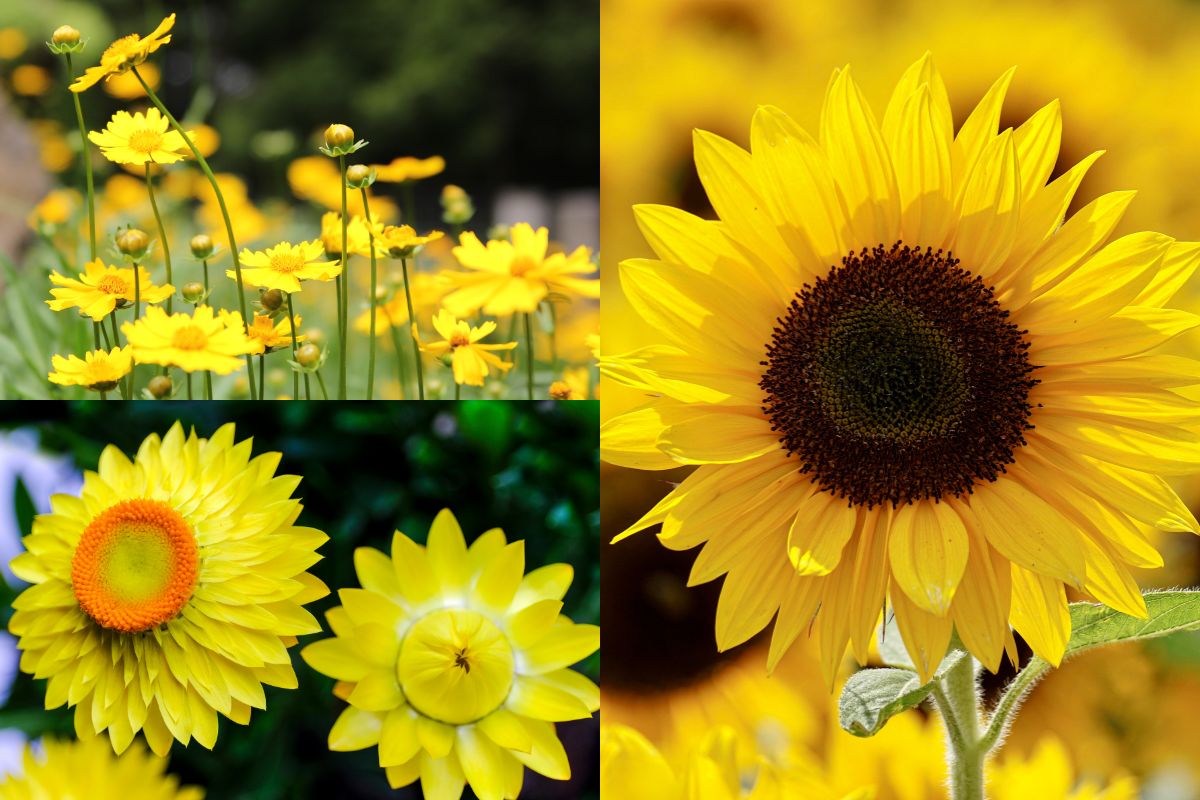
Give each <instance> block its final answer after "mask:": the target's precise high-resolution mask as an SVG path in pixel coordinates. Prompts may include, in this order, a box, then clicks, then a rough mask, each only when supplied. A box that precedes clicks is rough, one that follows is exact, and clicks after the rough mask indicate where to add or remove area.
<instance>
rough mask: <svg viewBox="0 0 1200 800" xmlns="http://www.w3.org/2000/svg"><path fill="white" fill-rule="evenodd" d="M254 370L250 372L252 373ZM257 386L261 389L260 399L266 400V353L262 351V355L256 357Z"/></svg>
mask: <svg viewBox="0 0 1200 800" xmlns="http://www.w3.org/2000/svg"><path fill="white" fill-rule="evenodd" d="M253 371H254V370H251V372H253ZM258 385H259V386H261V387H262V397H263V399H266V395H267V353H266V350H263V354H262V355H261V356H259V357H258Z"/></svg>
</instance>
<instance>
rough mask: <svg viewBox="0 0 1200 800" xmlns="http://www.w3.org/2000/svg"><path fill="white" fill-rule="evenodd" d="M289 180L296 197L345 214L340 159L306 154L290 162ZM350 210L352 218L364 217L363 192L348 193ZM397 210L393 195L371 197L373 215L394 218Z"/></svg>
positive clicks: (384, 218)
mask: <svg viewBox="0 0 1200 800" xmlns="http://www.w3.org/2000/svg"><path fill="white" fill-rule="evenodd" d="M287 179H288V186H290V187H291V189H292V193H293V194H295V195H296V197H298V198H300V199H301V200H308V201H311V202H313V203H316V204H317V205H320V206H324V207H325V208H327V209H329V210H330V211H336V212H338V213H341V210H342V189H341V185H342V176H341V173H339V172H338V166H337V162H336V161H331V160H329V159H328V158H325V157H324V156H302V157H300V158H297V159H296V160H295V161H293V162H292V163H291V164H289V165H288V169H287ZM346 210H347V211H348V213H349V214H350V215H351V216H352V217H353V216H362V213H363V202H362V196H361V194H360V193H359V192H357V191H348V192H347V194H346ZM396 213H397V210H396V204H395V203H394V202H393V201H392V200H391V199H390V198H387V197H374V196H372V197H371V216H373V217H378V218H379V219H381V220H391V219H395V218H396Z"/></svg>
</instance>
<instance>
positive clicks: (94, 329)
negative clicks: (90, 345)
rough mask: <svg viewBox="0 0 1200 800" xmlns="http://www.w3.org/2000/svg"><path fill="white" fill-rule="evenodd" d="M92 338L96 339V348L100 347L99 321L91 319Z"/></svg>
mask: <svg viewBox="0 0 1200 800" xmlns="http://www.w3.org/2000/svg"><path fill="white" fill-rule="evenodd" d="M92 338H93V339H95V340H96V349H97V350H99V349H100V323H99V322H96V321H95V320H92Z"/></svg>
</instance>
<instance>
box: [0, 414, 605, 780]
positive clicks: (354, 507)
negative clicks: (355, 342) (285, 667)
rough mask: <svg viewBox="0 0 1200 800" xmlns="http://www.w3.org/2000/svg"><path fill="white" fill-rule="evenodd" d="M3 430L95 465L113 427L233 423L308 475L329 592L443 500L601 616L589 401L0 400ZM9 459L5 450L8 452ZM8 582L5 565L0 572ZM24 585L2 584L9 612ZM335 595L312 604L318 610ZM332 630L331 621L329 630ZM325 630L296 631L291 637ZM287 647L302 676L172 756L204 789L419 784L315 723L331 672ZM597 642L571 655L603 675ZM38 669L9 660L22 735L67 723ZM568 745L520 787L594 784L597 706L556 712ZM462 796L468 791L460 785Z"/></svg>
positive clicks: (15, 723) (8, 717)
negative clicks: (522, 546)
mask: <svg viewBox="0 0 1200 800" xmlns="http://www.w3.org/2000/svg"><path fill="white" fill-rule="evenodd" d="M4 405H5V412H4V415H3V419H0V430H2V429H11V428H16V427H22V428H29V429H33V430H36V431H37V432H38V434H39V436H40V440H41V441H40V446H41V450H42V451H44V452H47V453H65V454H68V455H69V456H70V457H71V458H73V459H74V461H75V463H76V465H77V466H78V467H80V468H81V469H93V468H94V467H95V465H96V463H97V460H98V458H99V456H100V452H101V450H102V449H103V448H104V446H105V445H107V444H109V443H113V444H116V445H117V446H119V447H120V448H121V449H122V450H124V451H125V452H127V453H133V452H135V451H136V449H137V447H138V445H139V443H140V442H141V441H142V439H144V438H145V437H146V436H147V435H148V434H150V433H154V432H157V433H159V434H160V435H161V434H163V433H165V432H166V431H167V429H168V428H169V427H170V425H171V424H172V423H173V422H174V421H175V420H176V419H178V420H180V421H182V422H183V424H184V426H185V427H189V426H195V428H196V430H197V431H198V432H199V433H200V435H202V436H207V435H210V434H211V433H212V432H213V431H215V430H216V428H217V427H219V426H220V425H222V424H224V423H225V422H235V423H237V439H238V440H239V441H240V440H242V439H245V438H247V437H249V436H253V437H254V452H255V453H256V454H259V453H263V452H267V451H279V452H281V453H283V460H282V462H281V464H280V468H279V474H294V475H300V476H303V478H304V480H303V482H302V483H301V484H300V488H299V489H298V490H297V492H296V496H297V497H300V498H302V499H303V503H304V511H303V513H302V514H301V516H300V520H299V524H302V525H308V526H312V527H316V528H320V529H321V530H324V531H325V532H326V533H327V534H329V537H330V541H329V542H328V543H327V544H325V545H324V546H323V547H322V548H321V552H322V554H323V555H324V559H323V560H322V561H321V562H319V563H318V564H317V565H316V566H315V567H313V568H312V570H311V571H312V572H313V573H314V574H316V575H317V576H318V577H320V578H321V579H322V580H324V581H325V582H326V583H327V584H328V585H329V586H330V588H331V589H333V590H334V591H335V592H336V589H338V588H340V587H351V586H357V585H358V581H357V578H356V576H355V574H354V566H353V561H352V554H353V551H354V549H355V548H356V547H360V546H372V547H376V548H379V549H382V550H385V551H386V550H387V549H388V547H389V546H390V542H391V534H392V531H393V530H394V529H397V528H398V529H400V530H403V531H404V532H405V533H406V534H408V535H409V536H412V537H413V538H414V539H415V540H417V541H424V538H425V536H426V533H427V532H428V528H429V523H430V522H431V521H432V520H433V517H434V515H435V514H436V513H437V512H438V511H439V510H441V509H442V508H444V507H449V508H450V509H451V510H453V511H454V513H455V514H456V515H457V517H458V519H459V522H460V523H461V524H462V527H463V531H464V533H465V534H466V535H467V538H468V540H471V539H473V538H474V537H476V536H478V535H479V534H480V533H482V532H483V531H485V530H487V529H489V528H492V527H500V528H503V529H504V531H505V533H506V534H507V535H508V537H509V539H510V540H512V539H518V538H523V539H525V541H526V552H527V568H528V569H532V568H533V567H536V566H541V565H543V564H547V563H551V562H560V561H561V562H567V563H570V564H572V565H573V566H574V567H575V581H574V583H573V585H572V587H571V590H570V592H569V593H568V594H567V597H566V599H565V603H566V606H565V609H564V613H566V614H568V615H569V616H570V617H571V618H572V619H575V620H576V621H579V622H592V623H595V622H598V621H599V602H600V584H599V564H598V561H597V551H598V546H599V541H598V537H599V480H598V452H597V434H596V430H597V425H598V415H599V409H598V403H595V402H577V403H551V402H545V403H489V402H485V401H481V402H463V403H430V402H426V403H336V404H333V403H330V404H325V403H317V404H309V403H286V404H271V405H267V404H262V403H254V404H251V403H234V402H224V403H171V404H163V403H151V402H140V403H122V404H116V403H112V404H104V403H100V402H91V403H5V404H4ZM3 466H4V465H0V467H3ZM15 507H16V510H17V516H18V519H19V524H20V528H21V530H23V531H25V532H28V530H29V523H30V519H31V517H32V513H33V510H32V506H31V504H30V501H29V497H28V496H27V495H25V494H24V488H23V486H19V487H18V489H17V497H16V504H15ZM0 583H3V581H0ZM19 591H20V588H18V587H12V586H8V585H6V584H5V585H4V589H3V592H4V594H5V595H6V596H4V597H2V598H0V600H2V602H0V614H3V617H4V622H5V625H7V618H8V616H9V615H10V614H11V609H10V603H11V601H12V598H13V597H14V596H15V595H16V594H17V593H18V592H19ZM336 604H337V601H336V598H335V597H334V596H333V595H331V596H330V597H328V598H325V599H324V600H321V601H319V602H317V603H315V604H313V605H310V606H308V608H310V609H311V610H313V612H314V613H315V614H317V616H318V617H319V618H320V619H321V620H322V623H324V611H325V610H326V609H328V608H329V607H331V606H333V605H336ZM326 635H327V634H326ZM317 638H320V636H308V637H302V638H301V645H300V647H302V646H303V645H304V644H306V643H307V642H309V641H314V640H316V639H317ZM300 647H296V648H293V649H292V650H291V653H292V655H293V663H294V665H295V668H296V671H297V675H298V677H299V679H300V688H299V689H296V690H292V691H284V690H278V689H272V688H270V687H268V688H267V709H266V711H256V712H255V713H254V715H253V717H252V718H251V721H250V724H249V726H247V727H242V726H238V725H235V724H233V723H231V722H229V721H228V720H224V719H223V720H222V722H221V731H220V735H219V737H218V739H217V743H216V747H215V748H214V750H213V751H211V752H209V751H207V750H205V749H203V748H202V747H200V746H198V745H196V744H192V745H191V746H189V747H187V748H184V747H182V746H180V745H178V744H176V745H175V747H174V748H173V749H172V752H171V759H170V770H171V772H173V773H175V774H177V775H179V776H180V777H181V778H182V779H183V780H184V781H185V782H186V783H192V784H198V785H203V786H205V787H207V789H208V797H209V798H210V800H283V799H284V798H287V799H288V800H292V798H416V797H420V792H419V791H418V790H417V789H416V788H415V787H410V788H408V789H404V790H401V791H399V792H393V791H392V790H390V789H389V788H388V785H387V781H386V779H385V777H384V772H383V770H382V769H380V768H379V767H378V765H377V761H376V751H375V749H374V748H372V749H370V750H364V751H361V752H357V753H331V752H329V750H328V749H327V747H326V737H327V735H328V732H329V728H330V727H331V726H332V724H333V721H334V719H335V718H336V717H337V715H338V713H340V711H341V709H342V708H343V707H344V706H345V704H344V703H343V702H342V701H340V700H338V699H336V698H335V697H333V695H332V693H331V689H332V686H333V680H332V679H330V678H326V677H325V676H323V675H320V674H318V673H316V672H315V671H313V670H312V669H310V668H309V667H308V665H306V664H305V663H304V662H303V661H301V659H300V658H299V656H298V655H297V653H298V651H299V649H300ZM599 665H600V656H599V653H597V654H595V655H594V656H592V657H591V658H590V659H588V660H587V661H586V662H584V663H583V664H582V665H581V666H580V667H579V669H581V670H582V671H583V672H585V673H586V674H588V675H589V676H590V677H591V678H593V679H598V677H599ZM44 684H45V682H44V681H34V680H33V679H32V678H31V677H30V676H28V675H24V674H22V675H20V676H19V677H18V678H17V680H16V683H15V685H14V686H13V690H12V694H11V697H10V699H9V701H8V703H7V704H6V705H5V706H4V707H3V709H0V729H3V728H20V729H21V730H23V731H24V732H25V733H27V734H28V735H29V736H31V737H36V736H39V735H42V734H45V733H57V734H60V735H67V736H69V735H72V724H71V718H72V712H70V711H68V710H66V709H65V708H62V709H57V710H55V711H52V712H47V711H43V710H42V702H43V698H44V696H45V685H44ZM559 729H560V736H561V737H562V738H563V740H564V743H565V745H566V748H567V752H568V754H569V755H570V757H571V764H572V771H573V778H572V780H571V781H570V782H566V783H564V782H558V781H549V780H545V779H542V778H540V776H536V775H534V774H532V773H530V772H528V771H526V779H525V790H524V791H523V792H522V795H521V796H522V798H525V799H526V800H538V799H539V798H541V799H542V800H565V799H566V798H588V799H589V800H590V799H594V798H598V797H599V789H598V779H597V775H596V769H597V764H596V760H597V752H598V751H597V747H598V721H597V720H596V719H592V720H584V721H581V722H577V723H568V724H564V725H560V726H559ZM466 796H467V797H472V795H471V794H470V792H469V791H468V793H467V795H466Z"/></svg>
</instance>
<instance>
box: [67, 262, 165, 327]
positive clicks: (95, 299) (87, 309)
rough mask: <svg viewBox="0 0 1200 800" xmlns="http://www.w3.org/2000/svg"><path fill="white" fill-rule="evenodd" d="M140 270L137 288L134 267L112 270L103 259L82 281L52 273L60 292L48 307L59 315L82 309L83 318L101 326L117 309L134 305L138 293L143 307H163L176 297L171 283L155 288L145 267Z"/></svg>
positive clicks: (87, 270) (92, 264)
mask: <svg viewBox="0 0 1200 800" xmlns="http://www.w3.org/2000/svg"><path fill="white" fill-rule="evenodd" d="M137 270H138V271H137V286H136V287H135V285H134V273H133V268H132V267H111V266H108V265H107V264H105V263H104V262H103V261H101V260H100V259H96V260H95V261H89V262H88V263H86V264H85V265H84V267H83V272H82V273H80V275H79V279H78V280H76V279H74V278H67V277H64V276H62V275H60V274H58V273H57V272H51V273H50V282H51V283H53V284H54V285H55V286H58V287H59V288H57V289H51V290H50V294H51V295H53V297H54V299H53V300H47V301H46V305H48V306H50V308H52V309H54V310H55V311H65V310H66V309H68V308H78V309H79V313H80V314H83V315H85V316H88V317H91V318H92V319H94V320H96V321H97V322H99V321H100V320H102V319H104V318H105V317H107V316H108V315H109V314H111V313H112V312H113V310H114V309H117V308H125V307H126V306H129V305H132V304H133V300H134V294H135V289H136V291H137V292H140V296H141V301H142V302H143V303H151V304H153V303H161V302H162V301H164V300H166V299H167V298H168V297H170V296H171V295H173V294H175V287H174V286H172V285H171V284H169V283H167V284H163V285H162V286H155V285H154V283H153V282H152V281H151V279H150V273H149V272H147V271H146V268H145V267H138V268H137Z"/></svg>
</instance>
